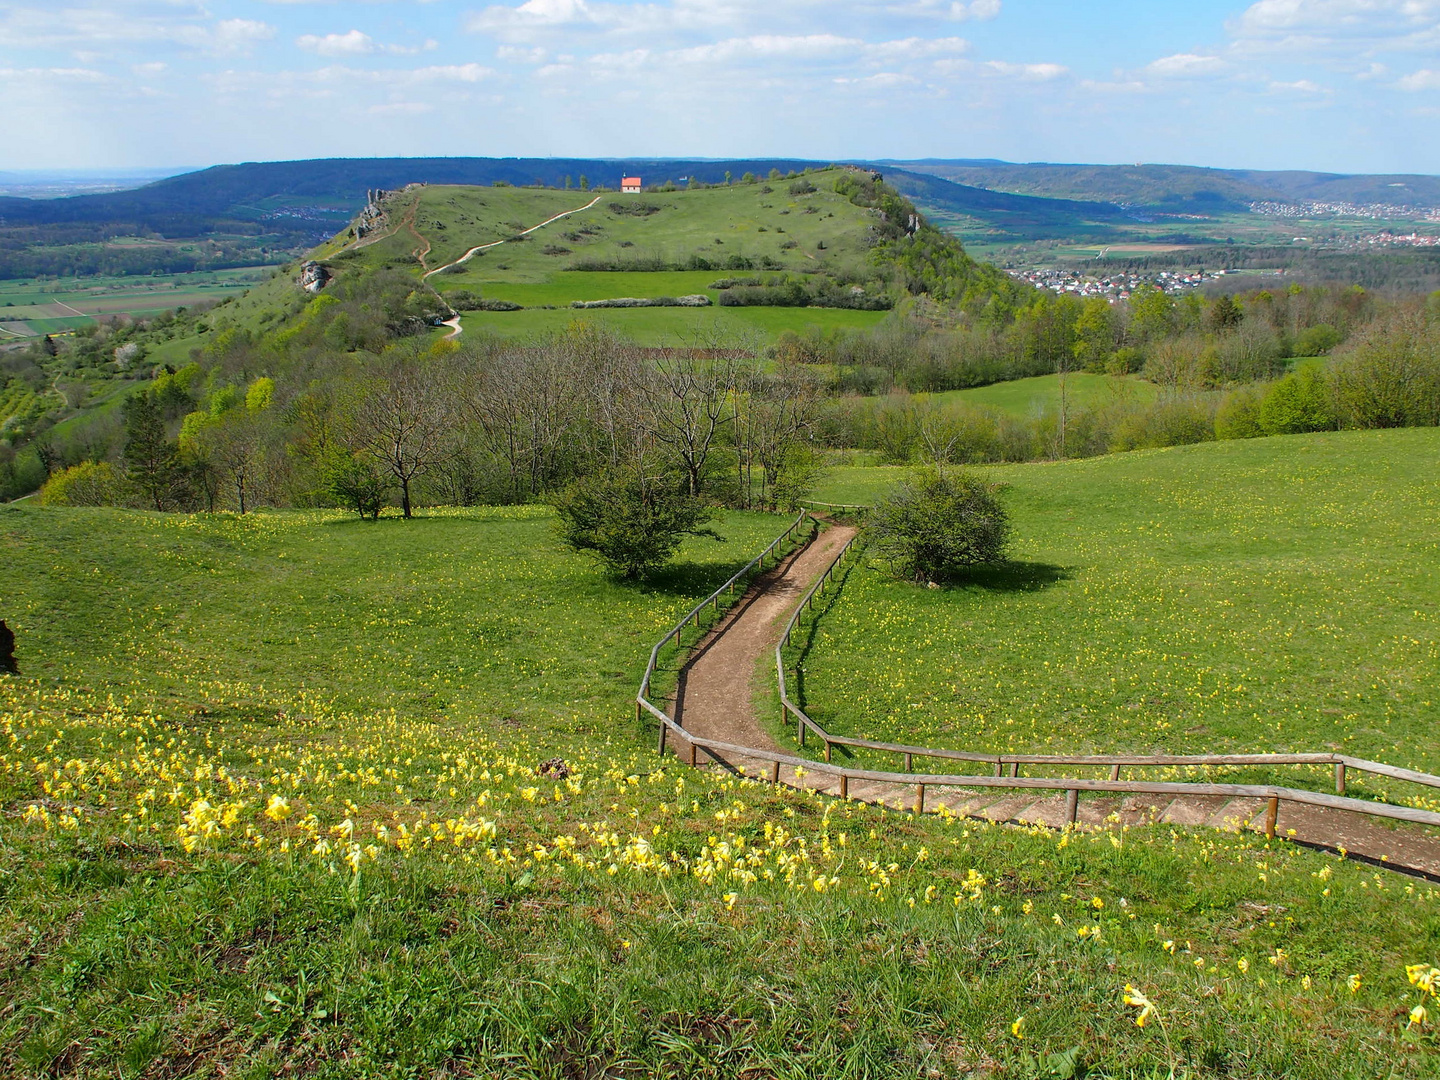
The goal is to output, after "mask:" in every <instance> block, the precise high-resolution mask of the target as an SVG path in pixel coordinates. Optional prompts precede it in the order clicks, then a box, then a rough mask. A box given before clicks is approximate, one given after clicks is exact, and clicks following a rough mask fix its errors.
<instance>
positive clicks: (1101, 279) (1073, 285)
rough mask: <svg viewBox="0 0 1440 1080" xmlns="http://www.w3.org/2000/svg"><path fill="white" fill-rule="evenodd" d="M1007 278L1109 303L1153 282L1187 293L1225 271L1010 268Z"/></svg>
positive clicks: (1159, 286)
mask: <svg viewBox="0 0 1440 1080" xmlns="http://www.w3.org/2000/svg"><path fill="white" fill-rule="evenodd" d="M1007 273H1009V274H1010V276H1011V277H1013V278H1016V279H1018V280H1020V281H1024V282H1028V283H1029V284H1031V285H1034V286H1035V287H1036V288H1039V289H1048V290H1050V291H1051V292H1054V293H1071V294H1073V295H1075V296H1087V297H1088V296H1099V297H1104V298H1105V299H1106V300H1109V301H1110V302H1111V303H1112V304H1114V303H1118V302H1119V301H1121V300H1128V299H1129V298H1130V294H1131V293H1133V292H1134V291H1135V290H1136V289H1138V288H1140V287H1141V286H1145V285H1153V286H1155V287H1156V288H1158V289H1160V290H1162V291H1163V292H1167V293H1170V294H1172V295H1174V294H1178V293H1183V292H1187V291H1189V290H1190V289H1196V288H1199V287H1200V286H1202V285H1204V284H1205V283H1206V282H1207V281H1217V280H1219V279H1220V278H1221V277H1223V276H1224V275H1226V274H1227V273H1233V271H1228V270H1207V271H1199V270H1197V271H1195V272H1194V273H1190V274H1183V273H1174V272H1172V271H1169V270H1163V271H1161V272H1159V273H1156V274H1129V273H1125V272H1123V271H1117V272H1115V273H1112V274H1101V275H1096V274H1086V273H1082V272H1081V271H1079V270H1050V269H1047V270H1010V271H1007Z"/></svg>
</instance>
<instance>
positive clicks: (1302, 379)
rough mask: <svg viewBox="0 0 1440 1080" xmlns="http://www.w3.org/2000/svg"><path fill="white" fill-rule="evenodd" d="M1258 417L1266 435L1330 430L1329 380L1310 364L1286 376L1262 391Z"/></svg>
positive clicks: (1332, 420) (1332, 408) (1332, 416)
mask: <svg viewBox="0 0 1440 1080" xmlns="http://www.w3.org/2000/svg"><path fill="white" fill-rule="evenodd" d="M1258 419H1259V421H1260V427H1261V428H1262V429H1263V430H1264V432H1265V434H1266V435H1299V434H1302V433H1304V432H1307V431H1333V430H1334V428H1335V405H1334V395H1333V392H1332V389H1331V385H1330V380H1329V379H1328V378H1327V377H1326V374H1325V372H1324V371H1322V370H1321V369H1320V368H1318V367H1316V366H1315V365H1313V364H1312V365H1308V366H1306V367H1303V368H1301V369H1300V370H1299V371H1295V372H1292V373H1291V374H1289V375H1286V376H1285V378H1283V379H1281V380H1280V381H1279V382H1277V383H1275V384H1273V385H1272V386H1271V387H1270V389H1269V391H1268V392H1267V393H1266V394H1265V398H1264V400H1263V401H1261V402H1260V412H1259V417H1258Z"/></svg>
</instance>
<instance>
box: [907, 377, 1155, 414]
mask: <svg viewBox="0 0 1440 1080" xmlns="http://www.w3.org/2000/svg"><path fill="white" fill-rule="evenodd" d="M1064 379H1065V382H1064V391H1065V399H1066V403H1067V407H1068V408H1070V409H1097V408H1102V407H1104V406H1105V405H1109V404H1111V403H1112V402H1122V401H1124V402H1131V401H1133V402H1139V403H1147V404H1148V403H1149V402H1152V401H1154V400H1155V398H1156V396H1157V395H1158V393H1159V390H1158V389H1157V387H1156V386H1155V384H1154V383H1152V382H1146V381H1145V380H1144V379H1137V378H1130V377H1128V376H1127V377H1116V376H1113V375H1092V374H1090V373H1089V372H1085V371H1077V372H1074V373H1072V374H1069V375H1066V376H1065V377H1064ZM928 396H929V398H930V400H932V401H937V402H964V403H965V404H967V405H983V406H986V407H988V408H992V409H999V410H1000V411H1001V412H1004V413H1009V414H1010V415H1011V416H1014V417H1018V418H1020V419H1028V418H1030V417H1034V416H1036V415H1038V414H1040V413H1053V412H1057V411H1058V410H1059V408H1060V397H1061V377H1060V376H1059V375H1037V376H1035V377H1034V378H1030V379H1014V380H1012V381H1010V382H1000V383H991V384H990V385H989V386H976V387H973V388H971V389H969V390H949V391H946V392H944V393H940V394H930V395H928Z"/></svg>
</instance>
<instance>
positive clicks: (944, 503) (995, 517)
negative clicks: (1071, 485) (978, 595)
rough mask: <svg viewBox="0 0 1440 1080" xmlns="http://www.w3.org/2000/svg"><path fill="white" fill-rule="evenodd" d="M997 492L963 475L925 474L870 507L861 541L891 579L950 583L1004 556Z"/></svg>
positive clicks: (1005, 518) (1004, 529)
mask: <svg viewBox="0 0 1440 1080" xmlns="http://www.w3.org/2000/svg"><path fill="white" fill-rule="evenodd" d="M997 491H998V489H997V487H996V486H995V485H993V484H988V483H986V482H985V481H984V480H981V479H980V478H979V477H978V476H975V475H973V474H971V473H968V472H954V471H946V472H941V471H939V470H926V471H924V472H921V473H919V474H917V475H916V476H915V477H914V478H913V479H911V480H907V481H905V482H903V483H901V484H899V485H897V486H896V488H895V490H894V492H892V493H891V494H890V495H887V496H886V497H885V498H884V499H882V500H881V501H880V502H879V503H878V504H877V505H876V506H875V509H874V510H872V511H871V512H870V517H869V520H868V521H867V523H866V526H865V532H866V537H867V539H868V540H869V542H870V545H871V546H872V547H873V548H874V549H875V551H876V552H877V553H878V554H879V556H880V557H881V558H882V559H884V560H885V561H886V562H887V563H888V564H889V565H890V569H891V571H892V572H893V573H894V574H895V575H896V576H898V577H903V578H906V579H908V580H911V581H917V582H918V581H934V582H944V581H954V580H956V579H958V578H961V577H963V576H964V575H965V573H966V572H967V571H968V570H970V569H971V568H972V567H975V566H980V565H983V564H985V563H993V562H998V561H1000V560H1001V559H1002V558H1003V557H1004V555H1005V545H1006V543H1007V542H1008V541H1009V538H1010V516H1009V514H1008V513H1006V511H1005V507H1004V506H1002V505H1001V503H1000V500H999V498H998V497H997Z"/></svg>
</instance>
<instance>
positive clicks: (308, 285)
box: [300, 260, 330, 295]
mask: <svg viewBox="0 0 1440 1080" xmlns="http://www.w3.org/2000/svg"><path fill="white" fill-rule="evenodd" d="M328 284H330V271H329V270H327V269H325V267H323V266H321V265H320V264H319V263H318V262H315V261H314V260H309V261H307V262H304V263H302V264H301V266H300V287H301V288H302V289H304V290H305V291H306V292H307V293H311V294H312V295H313V294H315V293H318V292H319V291H320V290H321V289H323V288H325V286H326V285H328Z"/></svg>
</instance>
